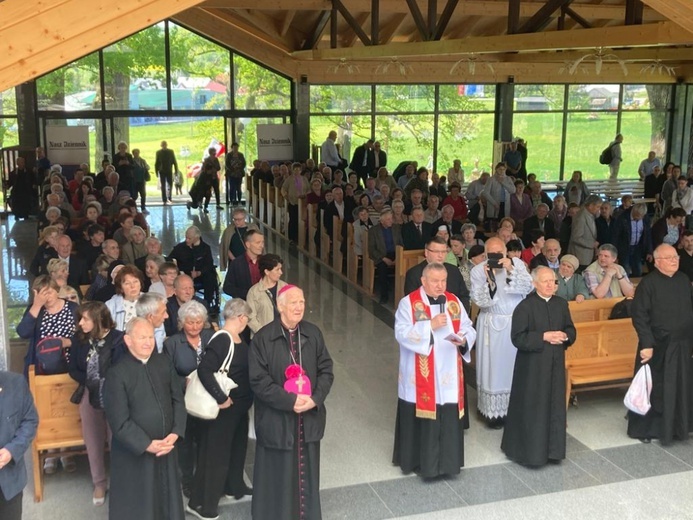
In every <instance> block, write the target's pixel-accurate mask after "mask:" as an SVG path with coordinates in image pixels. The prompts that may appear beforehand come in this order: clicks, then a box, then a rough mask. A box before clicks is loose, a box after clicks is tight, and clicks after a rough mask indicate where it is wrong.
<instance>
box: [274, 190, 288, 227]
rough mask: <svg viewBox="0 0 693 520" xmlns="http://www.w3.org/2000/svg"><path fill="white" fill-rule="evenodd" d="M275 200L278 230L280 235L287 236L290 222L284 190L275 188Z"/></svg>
mask: <svg viewBox="0 0 693 520" xmlns="http://www.w3.org/2000/svg"><path fill="white" fill-rule="evenodd" d="M274 200H275V201H276V219H277V227H276V230H277V232H278V233H280V234H282V235H284V236H286V234H287V232H288V228H287V227H286V225H287V220H288V217H287V206H286V201H285V199H284V195H282V190H281V189H280V188H277V187H275V188H274Z"/></svg>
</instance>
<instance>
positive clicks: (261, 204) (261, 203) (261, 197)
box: [257, 181, 267, 224]
mask: <svg viewBox="0 0 693 520" xmlns="http://www.w3.org/2000/svg"><path fill="white" fill-rule="evenodd" d="M266 185H267V183H266V182H265V181H260V185H259V188H260V189H259V192H260V193H258V196H257V202H258V218H259V219H260V222H262V223H263V224H267V215H265V209H266V208H267V199H266V198H265V196H266V195H267V189H266V187H265V186H266Z"/></svg>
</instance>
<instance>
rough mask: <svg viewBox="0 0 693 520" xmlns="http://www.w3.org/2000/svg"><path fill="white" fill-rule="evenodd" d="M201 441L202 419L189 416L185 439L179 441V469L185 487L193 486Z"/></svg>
mask: <svg viewBox="0 0 693 520" xmlns="http://www.w3.org/2000/svg"><path fill="white" fill-rule="evenodd" d="M199 441H200V419H197V418H195V417H193V416H191V415H188V419H187V421H186V423H185V437H182V438H180V439H178V442H176V448H178V467H179V468H180V472H181V479H180V480H181V483H182V484H183V486H192V483H193V476H194V474H195V464H196V462H197V461H196V459H197V457H196V454H197V446H198V444H199Z"/></svg>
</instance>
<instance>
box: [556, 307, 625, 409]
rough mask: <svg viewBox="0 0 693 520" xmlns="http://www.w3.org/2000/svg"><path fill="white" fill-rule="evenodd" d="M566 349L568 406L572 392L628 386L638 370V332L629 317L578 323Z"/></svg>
mask: <svg viewBox="0 0 693 520" xmlns="http://www.w3.org/2000/svg"><path fill="white" fill-rule="evenodd" d="M575 328H576V330H577V339H576V341H575V343H574V344H573V345H572V346H571V347H570V348H569V349H568V350H567V351H566V359H565V367H566V375H565V381H566V395H565V399H566V407H567V406H568V405H569V403H570V396H571V394H572V393H575V392H579V391H586V390H599V389H602V388H614V387H619V386H627V385H629V384H630V381H631V379H632V377H633V373H634V370H635V356H636V353H637V350H638V336H637V334H636V332H635V329H634V328H633V322H632V320H631V319H630V318H625V319H620V320H606V321H590V322H583V323H576V324H575Z"/></svg>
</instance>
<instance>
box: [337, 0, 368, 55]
mask: <svg viewBox="0 0 693 520" xmlns="http://www.w3.org/2000/svg"><path fill="white" fill-rule="evenodd" d="M332 2H333V3H332V5H334V7H335V9H337V11H339V14H341V15H342V17H343V18H344V19H345V20H346V23H347V24H348V25H349V27H351V29H352V30H353V31H354V32H355V33H356V36H358V37H359V40H361V43H363V44H364V45H370V44H371V39H370V37H369V36H368V35H367V34H366V31H364V30H363V27H361V24H360V23H358V21H357V20H356V19H355V18H354V16H353V15H352V14H351V12H350V11H349V10H348V9H347V8H346V6H345V5H344V4H343V3H342V2H341V0H332Z"/></svg>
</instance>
